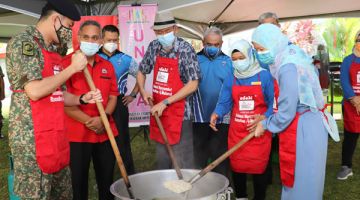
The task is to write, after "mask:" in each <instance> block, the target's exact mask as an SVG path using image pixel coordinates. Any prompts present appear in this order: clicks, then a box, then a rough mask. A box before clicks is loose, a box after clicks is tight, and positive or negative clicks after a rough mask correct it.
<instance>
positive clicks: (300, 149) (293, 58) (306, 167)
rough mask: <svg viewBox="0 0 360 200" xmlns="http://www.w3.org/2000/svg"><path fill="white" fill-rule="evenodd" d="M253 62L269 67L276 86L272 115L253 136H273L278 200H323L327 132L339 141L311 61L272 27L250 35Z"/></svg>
mask: <svg viewBox="0 0 360 200" xmlns="http://www.w3.org/2000/svg"><path fill="white" fill-rule="evenodd" d="M252 42H253V45H254V47H255V49H256V51H257V52H258V55H259V57H258V59H259V60H260V61H261V62H263V63H267V64H269V65H270V72H271V74H272V75H273V77H274V78H275V79H277V81H278V83H279V87H280V96H279V99H278V112H277V113H274V114H272V115H271V116H269V117H267V118H266V119H264V120H262V121H261V122H259V123H258V124H257V126H256V130H255V136H256V137H259V136H260V135H262V134H263V133H264V131H265V130H267V131H270V132H272V133H279V146H280V147H279V159H280V175H281V181H282V184H283V190H282V196H281V199H283V200H304V199H309V200H310V199H311V200H320V199H322V196H323V190H324V180H325V167H326V156H327V145H328V135H327V133H328V132H329V133H330V134H331V135H332V136H333V138H334V139H335V140H339V138H338V135H336V134H337V127H336V123H335V124H334V122H335V120H334V119H333V118H332V116H331V115H330V114H329V113H328V112H327V111H326V110H325V107H324V100H323V97H322V91H321V87H320V83H319V79H318V76H317V75H316V72H315V67H314V66H313V65H312V59H311V58H310V57H309V56H308V55H306V53H305V52H304V51H303V50H301V49H300V48H299V47H298V46H296V45H294V44H289V40H288V38H287V37H286V36H285V35H284V34H283V33H282V32H281V30H280V29H279V28H278V27H277V26H274V25H272V24H263V25H260V26H259V27H257V28H256V29H255V31H254V33H253V35H252Z"/></svg>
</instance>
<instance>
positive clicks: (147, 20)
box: [118, 4, 157, 127]
mask: <svg viewBox="0 0 360 200" xmlns="http://www.w3.org/2000/svg"><path fill="white" fill-rule="evenodd" d="M156 12H157V5H155V4H148V5H141V6H127V5H119V6H118V13H119V29H120V41H121V50H122V51H123V52H125V53H127V54H129V55H131V56H132V57H133V58H134V59H135V60H136V61H137V62H138V63H140V62H141V60H142V59H143V57H144V54H145V52H146V49H147V47H148V45H149V43H150V42H151V41H152V40H154V39H155V33H154V31H153V30H152V29H151V27H152V26H153V24H154V20H155V15H156ZM152 78H153V75H152V73H151V74H149V75H148V76H147V78H146V86H145V89H146V90H147V91H149V92H151V88H152ZM134 84H135V79H134V78H133V77H131V76H129V78H128V88H133V86H134ZM129 92H131V89H129ZM149 110H150V108H149V106H147V105H145V103H144V101H143V99H142V98H141V97H140V95H138V97H137V98H136V100H134V101H133V102H132V103H131V104H130V105H129V126H130V127H136V126H140V125H148V124H149V120H150V114H149Z"/></svg>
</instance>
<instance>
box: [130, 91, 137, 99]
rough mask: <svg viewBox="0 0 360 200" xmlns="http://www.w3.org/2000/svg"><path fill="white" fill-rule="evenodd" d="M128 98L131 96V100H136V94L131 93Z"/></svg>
mask: <svg viewBox="0 0 360 200" xmlns="http://www.w3.org/2000/svg"><path fill="white" fill-rule="evenodd" d="M129 96H131V97H132V98H136V96H137V94H136V93H133V92H131V93H130V94H129Z"/></svg>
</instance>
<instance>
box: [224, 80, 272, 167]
mask: <svg viewBox="0 0 360 200" xmlns="http://www.w3.org/2000/svg"><path fill="white" fill-rule="evenodd" d="M258 76H259V75H258ZM259 79H260V78H259ZM232 99H233V102H234V107H233V109H232V112H231V119H230V127H229V138H228V146H229V147H228V148H229V149H230V148H232V147H233V146H234V145H235V144H236V143H238V142H239V141H240V140H242V139H243V138H244V137H245V136H247V135H248V134H249V131H247V130H246V129H247V125H248V124H249V123H250V122H251V120H252V119H253V117H254V116H255V115H257V114H264V113H265V112H266V110H267V105H266V102H265V100H264V95H263V92H262V88H261V85H252V86H241V85H236V80H235V78H234V85H233V87H232ZM270 149H271V133H270V132H265V134H264V135H263V136H262V137H259V138H253V139H251V140H250V141H248V142H247V143H245V144H244V145H243V146H242V147H241V148H240V149H238V150H237V151H235V152H234V153H233V154H232V155H230V165H231V169H232V170H233V171H235V172H238V173H249V174H262V173H263V172H264V171H265V168H266V166H267V164H268V160H269V155H270Z"/></svg>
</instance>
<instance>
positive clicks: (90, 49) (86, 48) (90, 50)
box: [80, 42, 100, 56]
mask: <svg viewBox="0 0 360 200" xmlns="http://www.w3.org/2000/svg"><path fill="white" fill-rule="evenodd" d="M99 49H100V45H99V44H98V43H93V42H80V50H81V51H82V52H83V53H84V54H85V55H86V56H93V55H95V54H96V53H97V52H98V51H99Z"/></svg>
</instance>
